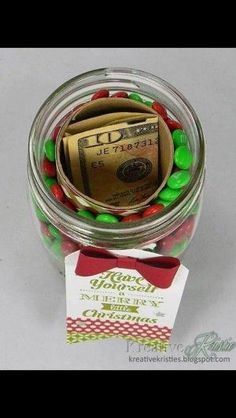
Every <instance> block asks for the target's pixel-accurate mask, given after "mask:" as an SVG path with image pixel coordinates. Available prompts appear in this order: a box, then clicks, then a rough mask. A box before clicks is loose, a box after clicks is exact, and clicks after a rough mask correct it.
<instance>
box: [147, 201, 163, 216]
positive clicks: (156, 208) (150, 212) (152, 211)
mask: <svg viewBox="0 0 236 418" xmlns="http://www.w3.org/2000/svg"><path fill="white" fill-rule="evenodd" d="M164 208H165V206H164V205H161V204H160V203H157V204H156V205H152V206H149V208H147V209H145V211H144V212H143V218H146V217H147V216H152V215H154V214H155V213H158V212H160V211H161V210H162V209H164Z"/></svg>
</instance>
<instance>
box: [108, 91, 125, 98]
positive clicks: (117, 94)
mask: <svg viewBox="0 0 236 418" xmlns="http://www.w3.org/2000/svg"><path fill="white" fill-rule="evenodd" d="M128 96H129V95H128V93H126V92H125V91H117V93H114V94H112V96H111V97H123V99H127V98H128Z"/></svg>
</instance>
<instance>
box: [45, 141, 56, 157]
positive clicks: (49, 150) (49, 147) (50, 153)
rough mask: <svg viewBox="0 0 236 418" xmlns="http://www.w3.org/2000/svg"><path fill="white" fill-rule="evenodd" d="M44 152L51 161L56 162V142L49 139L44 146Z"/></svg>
mask: <svg viewBox="0 0 236 418" xmlns="http://www.w3.org/2000/svg"><path fill="white" fill-rule="evenodd" d="M44 152H45V154H46V157H47V159H48V160H49V161H52V162H53V161H55V142H54V141H53V140H52V139H48V140H47V141H46V142H45V144H44Z"/></svg>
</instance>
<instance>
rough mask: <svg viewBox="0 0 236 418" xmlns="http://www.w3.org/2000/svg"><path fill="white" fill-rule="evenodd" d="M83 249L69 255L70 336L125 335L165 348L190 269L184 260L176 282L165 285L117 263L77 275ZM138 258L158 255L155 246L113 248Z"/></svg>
mask: <svg viewBox="0 0 236 418" xmlns="http://www.w3.org/2000/svg"><path fill="white" fill-rule="evenodd" d="M79 253H80V251H76V252H75V253H73V254H70V255H68V256H67V257H66V259H65V269H66V300H67V341H68V342H69V343H74V342H80V341H86V340H91V339H95V340H96V339H103V338H111V337H122V338H125V339H129V340H133V341H137V342H139V343H141V344H146V345H149V346H151V347H153V348H154V349H156V350H157V351H166V349H167V347H168V343H169V339H170V336H171V332H172V329H173V326H174V322H175V318H176V315H177V311H178V307H179V304H180V300H181V297H182V294H183V290H184V286H185V283H186V279H187V276H188V269H187V268H186V267H184V266H183V265H182V264H181V265H180V267H179V269H178V271H177V273H176V275H175V277H174V280H173V282H172V284H171V286H170V287H169V288H167V289H160V288H158V287H155V286H153V285H152V284H150V283H149V282H148V281H147V280H146V279H144V278H143V277H141V276H140V273H139V272H138V271H136V270H134V269H126V268H118V267H115V268H113V269H111V270H108V271H105V272H103V273H100V274H96V275H94V276H79V275H77V274H75V268H76V265H77V261H78V257H79ZM109 253H110V254H112V255H115V256H128V257H135V258H139V259H145V258H150V257H154V256H155V257H156V256H157V257H158V254H155V255H154V254H153V252H150V251H146V250H145V251H144V250H138V249H132V250H130V249H129V250H119V251H118V250H117V251H109Z"/></svg>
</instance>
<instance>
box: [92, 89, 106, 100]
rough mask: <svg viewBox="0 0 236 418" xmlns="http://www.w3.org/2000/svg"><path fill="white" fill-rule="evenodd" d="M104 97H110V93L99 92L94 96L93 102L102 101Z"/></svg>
mask: <svg viewBox="0 0 236 418" xmlns="http://www.w3.org/2000/svg"><path fill="white" fill-rule="evenodd" d="M104 97H109V91H108V90H98V91H96V93H94V95H93V96H92V97H91V100H97V99H102V98H104Z"/></svg>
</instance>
